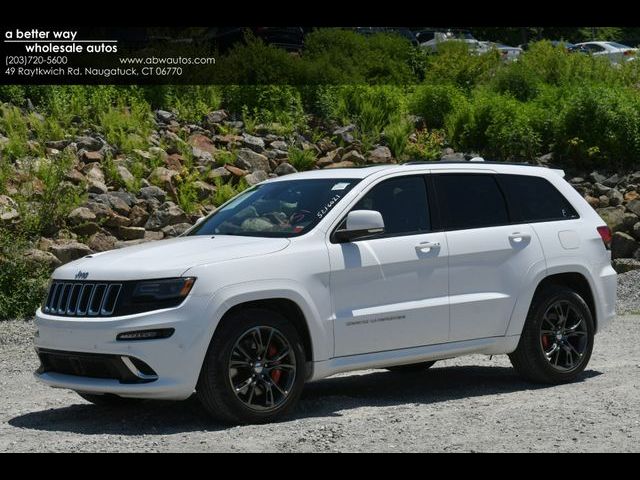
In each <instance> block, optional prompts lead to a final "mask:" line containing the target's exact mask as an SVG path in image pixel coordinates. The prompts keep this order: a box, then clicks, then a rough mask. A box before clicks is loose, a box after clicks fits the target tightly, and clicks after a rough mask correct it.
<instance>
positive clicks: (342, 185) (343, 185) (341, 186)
mask: <svg viewBox="0 0 640 480" xmlns="http://www.w3.org/2000/svg"><path fill="white" fill-rule="evenodd" d="M348 186H349V182H340V183H336V184H335V185H334V186H333V188H332V189H331V190H344V189H345V188H347V187H348Z"/></svg>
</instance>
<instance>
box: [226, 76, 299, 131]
mask: <svg viewBox="0 0 640 480" xmlns="http://www.w3.org/2000/svg"><path fill="white" fill-rule="evenodd" d="M223 105H224V107H225V108H227V109H228V110H229V111H231V113H233V114H236V115H239V114H243V116H244V117H246V116H247V115H249V116H251V120H253V125H254V126H255V125H257V124H258V123H279V124H282V125H287V126H289V127H291V128H295V127H296V126H298V125H300V124H301V123H302V121H303V119H304V112H303V109H302V100H301V97H300V92H299V91H298V90H297V89H296V88H295V87H292V86H290V85H225V86H224V87H223Z"/></svg>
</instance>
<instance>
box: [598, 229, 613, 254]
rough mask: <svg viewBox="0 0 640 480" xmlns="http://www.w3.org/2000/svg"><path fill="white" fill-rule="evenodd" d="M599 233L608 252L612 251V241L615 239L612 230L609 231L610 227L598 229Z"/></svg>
mask: <svg viewBox="0 0 640 480" xmlns="http://www.w3.org/2000/svg"><path fill="white" fill-rule="evenodd" d="M598 233H599V234H600V238H602V243H604V247H605V248H606V249H607V250H611V239H612V238H613V237H612V235H611V230H609V227H607V226H602V227H598Z"/></svg>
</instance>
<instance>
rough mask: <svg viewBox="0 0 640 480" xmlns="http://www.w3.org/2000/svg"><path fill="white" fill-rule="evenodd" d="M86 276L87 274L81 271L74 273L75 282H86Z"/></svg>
mask: <svg viewBox="0 0 640 480" xmlns="http://www.w3.org/2000/svg"><path fill="white" fill-rule="evenodd" d="M88 276H89V272H83V271H82V270H80V271H79V272H78V273H76V280H86V279H87V277H88Z"/></svg>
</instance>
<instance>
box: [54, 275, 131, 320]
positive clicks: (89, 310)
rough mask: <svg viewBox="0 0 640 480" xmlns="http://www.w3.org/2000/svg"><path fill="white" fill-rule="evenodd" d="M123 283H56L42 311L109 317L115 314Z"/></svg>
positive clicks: (56, 313)
mask: <svg viewBox="0 0 640 480" xmlns="http://www.w3.org/2000/svg"><path fill="white" fill-rule="evenodd" d="M121 290H122V284H121V283H109V282H66V281H54V282H53V283H52V284H51V287H50V288H49V294H48V295H47V299H46V301H45V304H44V306H43V307H42V311H43V312H44V313H48V314H50V315H61V316H79V317H86V316H89V317H98V316H101V317H108V316H110V315H112V314H113V312H114V310H115V308H116V304H117V302H118V297H119V296H120V292H121Z"/></svg>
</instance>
